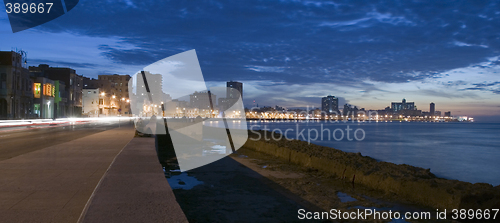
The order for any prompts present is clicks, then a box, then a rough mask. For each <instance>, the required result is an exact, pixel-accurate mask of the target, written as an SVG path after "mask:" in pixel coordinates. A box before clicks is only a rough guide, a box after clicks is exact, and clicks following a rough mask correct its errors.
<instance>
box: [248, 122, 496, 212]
mask: <svg viewBox="0 0 500 223" xmlns="http://www.w3.org/2000/svg"><path fill="white" fill-rule="evenodd" d="M254 132H255V133H252V132H251V131H249V139H248V141H247V142H246V144H245V145H244V147H245V148H248V149H252V150H255V151H258V152H262V153H265V154H268V155H272V156H275V157H279V158H281V159H283V160H286V161H288V162H290V163H294V164H297V165H300V166H303V167H308V168H313V169H317V170H319V171H324V172H327V173H330V174H332V175H334V177H338V178H339V179H342V180H345V181H348V182H352V181H354V185H356V184H361V185H363V186H366V187H369V188H373V189H375V190H380V191H382V192H384V193H387V194H395V195H397V196H398V197H400V198H401V199H402V200H406V201H409V202H412V203H415V204H418V205H423V206H427V207H433V208H439V209H441V210H443V209H448V210H450V209H454V208H474V209H478V208H481V209H485V208H499V207H500V185H499V186H496V187H493V186H492V185H490V184H486V183H475V184H472V183H467V182H462V181H458V180H448V179H443V178H438V177H436V176H435V175H434V174H432V173H431V172H430V170H429V169H423V168H419V167H414V166H410V165H406V164H400V165H397V164H393V163H388V162H383V161H377V160H375V159H373V158H371V157H368V156H362V155H361V154H360V153H348V152H343V151H340V150H337V149H333V148H330V147H324V146H319V145H314V144H308V143H307V142H304V141H299V140H287V139H285V138H284V137H283V139H281V140H267V141H266V140H264V134H267V139H272V138H271V133H270V132H264V131H254ZM258 134H260V139H258V138H259V135H258ZM274 138H280V136H279V135H275V136H274ZM257 139H258V140H257ZM485 174H487V173H485Z"/></svg>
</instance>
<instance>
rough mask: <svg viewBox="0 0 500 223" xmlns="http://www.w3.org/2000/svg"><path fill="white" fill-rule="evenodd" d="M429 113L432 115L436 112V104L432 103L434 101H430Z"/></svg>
mask: <svg viewBox="0 0 500 223" xmlns="http://www.w3.org/2000/svg"><path fill="white" fill-rule="evenodd" d="M429 113H430V115H431V116H434V115H435V114H436V104H434V102H431V105H430V108H429Z"/></svg>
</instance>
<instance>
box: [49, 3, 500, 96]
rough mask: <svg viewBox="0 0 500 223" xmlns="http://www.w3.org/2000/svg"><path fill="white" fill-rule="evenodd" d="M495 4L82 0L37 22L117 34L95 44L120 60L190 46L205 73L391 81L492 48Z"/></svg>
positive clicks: (466, 61)
mask: <svg viewBox="0 0 500 223" xmlns="http://www.w3.org/2000/svg"><path fill="white" fill-rule="evenodd" d="M498 12H500V7H499V5H498V4H497V3H496V2H494V1H491V2H484V3H478V2H477V1H373V2H354V1H347V0H346V1H335V2H333V1H330V2H323V1H301V0H289V1H287V0H282V1H214V0H212V1H147V0H146V1H145V0H130V1H80V3H79V5H78V6H77V7H75V8H74V9H73V10H72V11H71V13H68V14H66V15H64V16H63V17H61V18H59V19H57V20H56V21H55V22H51V23H47V24H45V25H43V26H42V27H41V29H44V30H47V31H51V32H63V31H65V32H66V31H68V30H69V31H71V32H73V33H78V34H81V35H88V36H97V37H121V38H122V40H123V43H126V44H130V45H132V46H134V48H133V49H128V48H119V47H111V46H101V47H100V48H99V49H96V50H100V51H102V54H103V55H105V56H107V57H108V58H110V59H112V60H113V61H114V62H116V63H121V64H132V65H142V64H144V65H147V64H150V63H153V62H155V61H157V60H160V59H163V58H164V57H167V56H171V55H174V54H176V53H181V52H183V51H186V50H189V49H196V51H197V54H198V57H199V59H200V63H201V66H202V70H203V72H204V75H205V79H206V80H211V81H226V80H229V79H236V78H237V79H240V80H243V81H244V80H262V79H264V80H269V81H275V82H280V83H282V82H285V83H286V84H306V83H324V82H330V83H339V84H352V83H356V82H359V81H360V80H367V79H369V80H374V81H381V82H388V83H399V82H408V81H418V80H422V79H426V78H433V77H438V75H439V74H440V73H441V72H443V71H447V70H450V69H454V68H459V67H466V66H469V65H471V64H475V63H479V62H483V61H485V60H486V58H487V57H491V56H496V55H498V54H499V51H500V41H499V40H500V36H499V32H498V31H499V30H500V29H499V28H500V13H498ZM275 82H274V83H275ZM478 87H479V86H478Z"/></svg>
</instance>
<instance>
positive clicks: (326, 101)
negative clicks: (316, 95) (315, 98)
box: [321, 95, 340, 114]
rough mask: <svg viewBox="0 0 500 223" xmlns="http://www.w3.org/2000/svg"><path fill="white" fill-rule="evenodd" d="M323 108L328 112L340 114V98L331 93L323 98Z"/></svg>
mask: <svg viewBox="0 0 500 223" xmlns="http://www.w3.org/2000/svg"><path fill="white" fill-rule="evenodd" d="M321 110H322V111H323V112H325V113H326V114H332V113H336V114H339V113H340V112H339V99H338V98H336V97H335V96H331V95H328V96H326V97H324V98H321Z"/></svg>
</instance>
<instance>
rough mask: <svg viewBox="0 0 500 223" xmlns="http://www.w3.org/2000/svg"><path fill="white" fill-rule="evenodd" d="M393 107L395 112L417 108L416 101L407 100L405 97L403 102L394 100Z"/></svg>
mask: <svg viewBox="0 0 500 223" xmlns="http://www.w3.org/2000/svg"><path fill="white" fill-rule="evenodd" d="M391 108H392V112H393V113H400V111H402V110H415V102H407V101H406V99H404V98H403V100H402V101H401V102H392V103H391Z"/></svg>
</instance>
